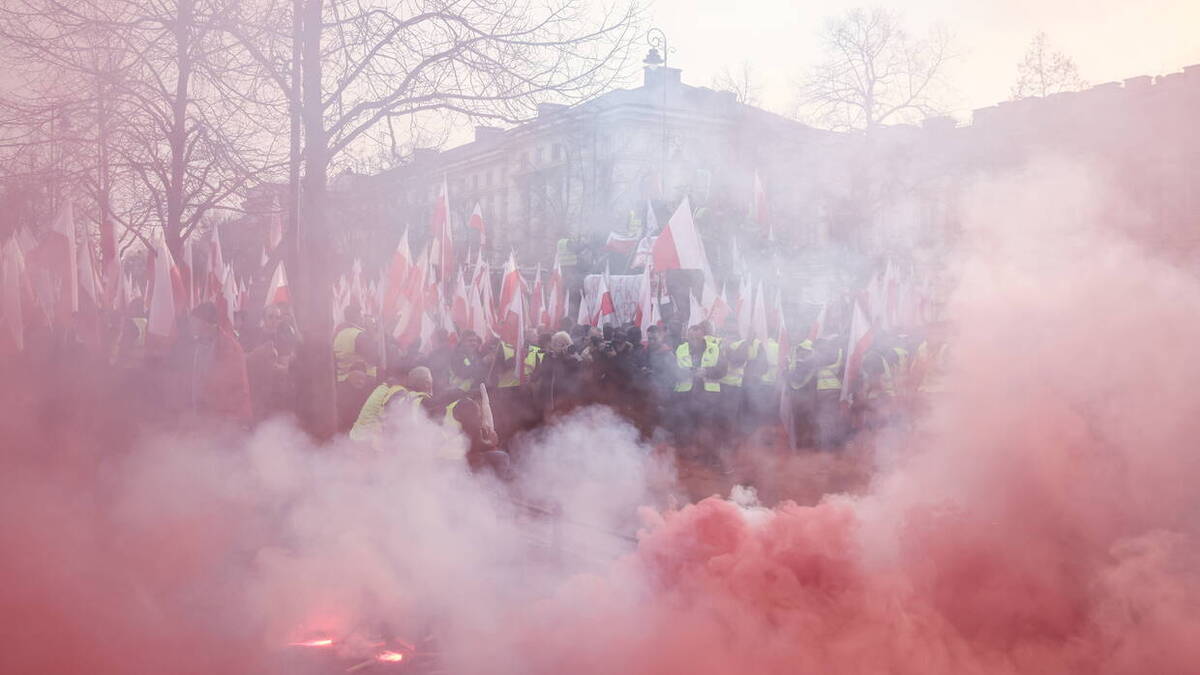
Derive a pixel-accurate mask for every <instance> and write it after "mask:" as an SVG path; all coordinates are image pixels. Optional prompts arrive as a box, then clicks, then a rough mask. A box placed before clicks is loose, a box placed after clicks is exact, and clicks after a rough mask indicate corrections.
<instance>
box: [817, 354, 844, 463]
mask: <svg viewBox="0 0 1200 675" xmlns="http://www.w3.org/2000/svg"><path fill="white" fill-rule="evenodd" d="M840 341H841V338H840V337H839V336H836V335H833V336H830V337H828V338H823V339H821V340H819V341H818V342H816V343H815V344H814V347H813V352H814V353H813V358H814V360H815V363H816V365H817V393H816V406H815V413H816V414H815V422H816V431H817V439H816V440H817V445H818V447H820V448H822V449H825V450H830V449H833V448H835V447H836V446H837V445H838V444H839V443H841V441H842V439H843V436H844V435H845V432H844V429H845V413H844V411H843V410H842V403H841V397H842V371H843V370H844V369H845V367H846V354H845V350H844V349H842V348H841V347H840V346H838V342H840Z"/></svg>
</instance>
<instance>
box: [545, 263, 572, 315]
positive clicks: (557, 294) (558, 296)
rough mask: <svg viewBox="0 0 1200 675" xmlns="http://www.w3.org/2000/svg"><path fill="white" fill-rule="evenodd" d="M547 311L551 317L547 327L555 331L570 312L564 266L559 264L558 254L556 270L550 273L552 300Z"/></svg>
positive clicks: (550, 299)
mask: <svg viewBox="0 0 1200 675" xmlns="http://www.w3.org/2000/svg"><path fill="white" fill-rule="evenodd" d="M548 302H549V304H548V305H547V306H546V311H547V312H548V313H549V315H550V320H549V321H548V322H547V325H548V326H549V327H550V329H552V330H553V329H554V327H555V324H557V323H558V320H559V319H562V318H565V317H566V316H567V312H568V311H570V310H569V307H568V304H569V303H568V302H567V289H566V286H565V284H564V281H563V275H562V265H560V264H559V262H558V253H555V254H554V269H553V270H551V271H550V298H549V300H548Z"/></svg>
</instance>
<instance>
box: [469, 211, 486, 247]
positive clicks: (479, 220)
mask: <svg viewBox="0 0 1200 675" xmlns="http://www.w3.org/2000/svg"><path fill="white" fill-rule="evenodd" d="M467 227H469V228H471V229H472V230H478V231H479V245H480V247H482V246H484V245H485V244H484V242H486V241H487V233H486V231H485V230H484V228H483V208H481V207H480V206H479V202H475V209H474V210H473V211H471V217H470V219H468V220H467Z"/></svg>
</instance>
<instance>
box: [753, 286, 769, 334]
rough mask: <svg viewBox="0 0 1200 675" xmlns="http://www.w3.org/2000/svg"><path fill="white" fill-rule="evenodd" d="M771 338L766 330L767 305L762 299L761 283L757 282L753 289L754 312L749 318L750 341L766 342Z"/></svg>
mask: <svg viewBox="0 0 1200 675" xmlns="http://www.w3.org/2000/svg"><path fill="white" fill-rule="evenodd" d="M770 336H771V333H770V331H769V330H768V329H767V304H766V302H765V300H764V299H763V283H762V281H759V282H758V286H757V287H756V288H755V289H754V311H753V312H752V313H751V316H750V335H749V336H748V337H749V338H750V339H752V340H766V339H767V338H769V337H770Z"/></svg>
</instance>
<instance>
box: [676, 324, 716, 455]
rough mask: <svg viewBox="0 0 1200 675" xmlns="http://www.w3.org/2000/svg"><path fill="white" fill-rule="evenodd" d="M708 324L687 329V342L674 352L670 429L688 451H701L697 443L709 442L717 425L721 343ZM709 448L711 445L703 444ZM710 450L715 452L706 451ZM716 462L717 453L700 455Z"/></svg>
mask: <svg viewBox="0 0 1200 675" xmlns="http://www.w3.org/2000/svg"><path fill="white" fill-rule="evenodd" d="M711 333H712V327H711V325H710V324H709V323H708V322H707V321H703V322H700V323H699V324H697V325H694V326H692V327H691V328H689V329H688V332H687V339H686V340H684V341H683V342H682V343H680V345H679V346H678V347H677V348H676V349H675V367H676V384H675V396H674V400H673V403H672V415H671V418H672V419H671V423H672V424H671V426H672V428H673V430H674V432H675V436H676V440H677V441H678V442H679V443H681V444H683V445H685V446H688V448H689V449H691V450H693V451H696V450H701V449H702V448H700V447H699V446H700V445H701V443H700V441H702V440H704V441H711V440H712V435H711V432H713V431H714V430H715V429H716V427H717V425H718V424H719V423H720V419H719V414H718V411H719V406H720V397H721V378H722V377H723V376H724V372H722V371H721V369H720V358H721V347H720V342H719V341H718V340H717V338H716V337H715V336H713V335H712V334H711ZM705 445H710V446H711V444H710V443H707V442H706V443H705ZM707 449H709V450H712V449H714V448H711V447H709V448H707ZM702 456H706V457H707V458H708V459H710V460H718V461H719V458H718V457H717V455H716V453H713V452H708V453H703V454H702Z"/></svg>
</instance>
